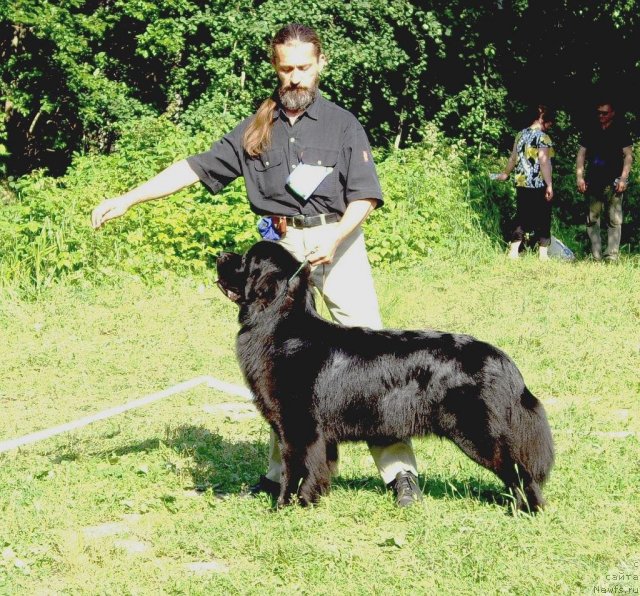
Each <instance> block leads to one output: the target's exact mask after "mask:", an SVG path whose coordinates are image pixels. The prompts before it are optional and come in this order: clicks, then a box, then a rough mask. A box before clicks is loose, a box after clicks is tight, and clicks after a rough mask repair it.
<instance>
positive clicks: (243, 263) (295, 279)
mask: <svg viewBox="0 0 640 596" xmlns="http://www.w3.org/2000/svg"><path fill="white" fill-rule="evenodd" d="M216 268H217V270H218V281H217V284H218V287H219V288H220V289H221V290H222V292H223V293H224V294H225V295H226V296H227V298H229V299H230V300H232V301H233V302H235V303H236V304H238V306H239V307H240V310H241V313H240V314H241V317H242V315H243V312H259V311H263V310H265V309H266V308H267V307H269V306H270V305H271V304H272V303H274V302H276V301H278V299H279V298H282V299H285V298H288V299H289V302H291V299H295V297H296V296H297V295H299V294H302V295H304V294H305V293H306V290H307V288H308V281H309V271H310V269H309V265H308V264H305V265H304V266H303V267H302V268H301V263H300V261H298V260H297V259H296V258H295V257H294V256H293V255H292V254H291V253H290V252H289V251H287V250H286V249H285V248H283V247H282V246H280V245H279V244H277V243H276V242H269V241H261V242H257V243H256V244H254V245H253V246H252V247H251V248H250V249H249V250H248V251H247V252H246V253H245V254H244V255H239V254H236V253H233V252H224V253H222V254H221V255H220V256H219V257H218V259H217V262H216Z"/></svg>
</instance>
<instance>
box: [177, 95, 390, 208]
mask: <svg viewBox="0 0 640 596" xmlns="http://www.w3.org/2000/svg"><path fill="white" fill-rule="evenodd" d="M250 121H251V118H248V119H246V120H243V121H242V122H241V123H240V124H239V125H238V126H236V128H234V129H233V130H232V131H231V132H230V133H228V134H226V135H225V136H224V137H222V139H220V140H219V141H217V142H216V143H214V144H213V145H212V146H211V149H209V151H205V152H204V153H199V154H198V155H193V156H191V157H189V158H187V161H188V163H189V165H190V166H191V168H192V169H193V170H194V171H195V172H196V174H197V175H198V177H199V178H200V180H201V181H202V182H203V183H204V184H205V185H206V186H207V188H209V190H211V192H213V193H217V192H219V191H220V190H221V189H222V188H223V187H224V186H226V185H227V184H228V183H229V182H231V181H232V180H234V179H236V178H238V177H239V176H242V177H243V178H244V181H245V185H246V188H247V196H248V198H249V202H250V203H251V209H252V210H253V211H254V212H255V213H258V214H260V215H296V214H299V213H302V214H304V215H316V214H319V213H339V214H343V213H344V211H345V209H346V208H347V205H348V204H349V203H350V202H351V201H356V200H358V199H376V200H377V201H378V206H380V205H381V204H382V191H381V189H380V182H379V181H378V176H377V174H376V169H375V165H374V163H373V157H372V155H371V147H370V145H369V140H368V139H367V135H366V133H365V132H364V129H363V128H362V126H361V125H360V123H359V122H358V120H357V119H356V118H355V116H354V115H353V114H351V113H350V112H348V111H346V110H344V109H342V108H340V107H338V106H337V105H336V104H334V103H332V102H330V101H328V100H326V99H324V98H323V97H322V96H321V95H320V93H318V95H317V97H316V100H315V101H314V102H313V103H312V104H311V105H310V106H309V107H308V108H307V110H306V111H305V112H304V114H303V115H301V116H300V117H299V118H298V119H297V120H296V122H295V124H293V125H291V124H290V123H289V119H288V118H287V117H286V115H285V114H284V112H283V111H282V110H280V109H276V111H275V113H274V123H273V130H272V134H271V147H270V148H269V149H268V150H267V151H265V152H264V153H263V154H262V155H260V156H259V157H257V158H252V157H250V156H249V155H247V154H246V153H245V151H244V149H243V147H242V137H243V135H244V131H245V130H246V128H247V126H248V124H249V122H250ZM299 163H305V164H309V165H320V166H325V167H330V168H332V170H331V173H330V174H329V175H328V176H327V177H326V178H325V179H324V180H323V181H322V182H321V183H320V185H319V186H318V187H317V188H316V190H315V191H314V192H313V194H312V195H311V196H310V197H309V199H308V200H307V201H303V200H301V199H299V198H297V197H296V196H295V195H294V194H293V193H291V192H290V191H289V190H287V188H286V186H285V184H286V180H287V177H288V176H289V174H290V173H291V171H292V170H293V169H294V168H295V167H297V165H298V164H299Z"/></svg>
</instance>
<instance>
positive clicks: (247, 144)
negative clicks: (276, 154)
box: [242, 97, 278, 157]
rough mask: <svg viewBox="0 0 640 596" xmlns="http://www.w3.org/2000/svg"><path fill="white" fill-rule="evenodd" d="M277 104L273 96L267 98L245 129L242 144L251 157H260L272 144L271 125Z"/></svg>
mask: <svg viewBox="0 0 640 596" xmlns="http://www.w3.org/2000/svg"><path fill="white" fill-rule="evenodd" d="M277 105H278V104H276V102H275V100H274V99H273V98H272V97H269V98H267V99H265V100H264V101H263V102H262V104H260V107H259V108H258V111H257V112H256V113H255V115H254V117H253V118H252V120H251V122H250V123H249V126H248V127H247V130H245V131H244V137H243V139H242V145H243V147H244V150H245V151H246V152H247V155H249V156H250V157H258V155H260V154H261V153H263V152H264V151H266V150H267V149H269V147H270V146H271V126H272V124H273V114H274V112H275V110H276V108H277Z"/></svg>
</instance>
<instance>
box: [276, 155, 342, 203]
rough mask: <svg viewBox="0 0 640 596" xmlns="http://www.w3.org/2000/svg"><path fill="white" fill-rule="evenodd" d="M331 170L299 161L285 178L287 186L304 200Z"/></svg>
mask: <svg viewBox="0 0 640 596" xmlns="http://www.w3.org/2000/svg"><path fill="white" fill-rule="evenodd" d="M332 171H333V168H328V167H325V166H310V165H309V164H306V163H299V164H298V165H297V166H296V168H295V169H294V170H293V172H291V174H289V177H288V178H287V188H288V189H289V190H290V191H291V192H293V193H294V194H295V195H296V196H297V197H299V198H300V199H302V200H303V201H306V200H307V199H308V198H309V197H310V196H311V195H312V194H313V191H314V190H315V189H316V188H318V186H320V183H321V182H322V181H323V180H324V179H325V178H326V177H327V176H328V175H329V174H330V173H331V172H332Z"/></svg>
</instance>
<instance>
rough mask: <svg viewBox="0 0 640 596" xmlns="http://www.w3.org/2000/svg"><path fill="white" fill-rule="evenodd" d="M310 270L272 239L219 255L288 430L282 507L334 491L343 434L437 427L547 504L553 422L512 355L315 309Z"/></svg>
mask: <svg viewBox="0 0 640 596" xmlns="http://www.w3.org/2000/svg"><path fill="white" fill-rule="evenodd" d="M299 267H300V263H299V262H298V261H297V260H296V259H295V258H294V257H293V256H292V255H291V254H290V253H289V252H288V251H287V250H286V249H284V248H283V247H281V246H280V245H278V244H277V243H274V242H265V241H263V242H258V243H257V244H255V245H254V246H253V247H252V248H251V249H250V250H249V251H248V252H247V253H246V254H245V255H244V256H241V255H238V254H235V253H223V254H222V255H220V257H219V258H218V261H217V269H218V275H219V281H218V284H219V285H220V287H221V289H223V291H224V292H225V293H226V294H227V296H228V297H229V298H230V299H231V300H233V301H234V302H236V303H237V304H238V306H239V307H240V317H239V319H240V324H241V329H240V331H239V332H238V338H237V354H238V359H239V361H240V365H241V367H242V370H243V372H244V375H245V378H246V381H247V383H248V384H249V387H250V388H251V391H252V392H253V394H254V396H255V399H256V403H257V405H258V407H259V409H260V411H261V412H262V414H263V415H264V417H265V418H266V419H267V421H268V422H269V423H270V424H271V426H272V427H273V429H274V430H275V432H276V433H277V435H278V437H279V439H280V447H281V452H282V461H283V476H282V482H281V493H280V498H279V503H280V504H286V503H289V502H290V500H291V496H292V495H295V494H297V495H298V498H299V500H300V502H301V503H303V504H305V503H311V502H314V501H316V500H317V498H318V496H319V495H320V494H322V493H323V492H325V491H326V490H327V489H328V487H329V483H330V478H331V468H332V465H333V464H334V463H335V460H336V458H337V448H336V445H337V443H338V442H340V441H359V440H367V441H370V442H373V443H377V444H388V443H393V442H396V441H398V440H399V439H404V438H406V437H412V436H420V435H427V434H431V433H432V434H435V435H438V436H441V437H447V438H448V439H451V440H452V441H453V442H454V443H455V444H456V445H458V447H460V449H462V451H464V452H465V453H466V454H467V455H468V456H469V457H471V458H472V459H473V460H474V461H476V462H478V463H479V464H481V465H483V466H485V467H486V468H488V469H490V470H491V471H493V472H494V473H495V474H496V475H497V476H498V477H499V478H500V479H502V481H503V482H504V483H505V485H506V486H507V488H508V489H511V490H512V492H513V495H514V496H515V499H516V502H517V505H518V507H520V508H523V509H526V508H527V507H528V508H530V509H531V510H532V511H535V510H537V509H539V508H541V507H542V506H543V504H544V500H543V497H542V492H541V485H542V484H543V483H544V482H545V480H546V479H547V477H548V475H549V471H550V469H551V466H552V464H553V457H554V456H553V441H552V437H551V431H550V429H549V424H548V422H547V418H546V415H545V412H544V408H543V406H542V404H541V403H540V402H539V401H538V400H537V399H536V397H535V396H534V395H533V394H532V393H531V392H530V391H529V390H528V389H527V387H526V386H525V384H524V381H523V379H522V376H521V374H520V372H519V371H518V369H517V368H516V366H515V364H514V363H513V362H512V361H511V360H510V359H509V358H508V357H507V356H506V354H504V353H503V352H501V351H500V350H498V349H497V348H495V347H493V346H491V345H489V344H486V343H483V342H481V341H478V340H476V339H474V338H472V337H469V336H467V335H459V334H451V333H442V332H438V331H399V330H385V331H373V330H370V329H365V328H359V327H344V326H341V325H336V324H334V323H330V322H328V321H326V320H325V319H323V318H321V317H320V316H319V315H318V314H317V312H316V310H315V307H314V301H313V293H312V288H311V287H310V284H309V267H308V266H305V267H304V268H302V269H301V270H299ZM298 270H299V271H298ZM297 271H298V273H296V272H297Z"/></svg>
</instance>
